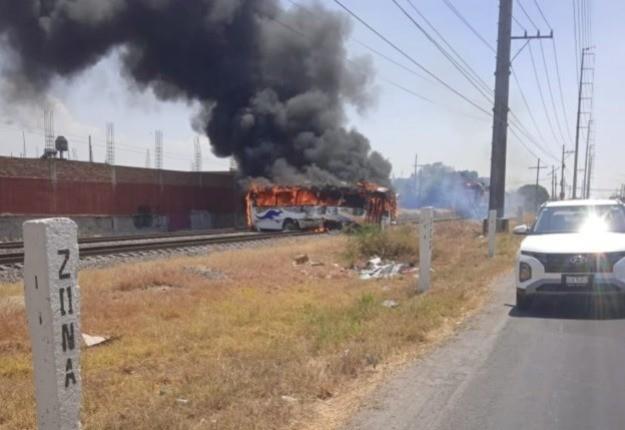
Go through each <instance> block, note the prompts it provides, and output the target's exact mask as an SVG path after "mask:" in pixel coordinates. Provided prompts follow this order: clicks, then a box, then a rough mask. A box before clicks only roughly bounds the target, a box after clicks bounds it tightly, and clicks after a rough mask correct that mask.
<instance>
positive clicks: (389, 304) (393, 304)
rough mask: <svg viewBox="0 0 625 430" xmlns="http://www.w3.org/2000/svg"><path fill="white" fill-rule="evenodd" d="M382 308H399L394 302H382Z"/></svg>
mask: <svg viewBox="0 0 625 430" xmlns="http://www.w3.org/2000/svg"><path fill="white" fill-rule="evenodd" d="M382 306H384V307H385V308H389V309H393V308H396V307H397V306H399V303H398V302H397V301H395V300H384V301H383V302H382Z"/></svg>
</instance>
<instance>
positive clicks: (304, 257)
mask: <svg viewBox="0 0 625 430" xmlns="http://www.w3.org/2000/svg"><path fill="white" fill-rule="evenodd" d="M309 261H310V258H309V257H308V254H301V255H298V256H297V257H295V258H294V259H293V263H294V264H296V265H302V264H306V263H308V262H309Z"/></svg>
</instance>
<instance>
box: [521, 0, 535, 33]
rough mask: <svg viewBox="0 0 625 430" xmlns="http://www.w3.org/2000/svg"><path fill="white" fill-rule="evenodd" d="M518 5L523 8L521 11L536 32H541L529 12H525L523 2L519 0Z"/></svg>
mask: <svg viewBox="0 0 625 430" xmlns="http://www.w3.org/2000/svg"><path fill="white" fill-rule="evenodd" d="M517 4H518V5H519V7H520V8H521V11H522V12H523V15H525V17H526V18H527V20H528V21H529V23H530V24H532V27H534V28H535V29H536V31H540V29H539V28H538V26H537V25H536V23H535V22H534V20H533V19H532V17H531V16H530V14H529V13H527V10H525V6H523V3H522V2H521V0H517Z"/></svg>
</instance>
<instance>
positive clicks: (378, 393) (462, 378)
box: [345, 273, 514, 430]
mask: <svg viewBox="0 0 625 430" xmlns="http://www.w3.org/2000/svg"><path fill="white" fill-rule="evenodd" d="M490 288H491V290H492V294H491V295H490V298H489V299H488V301H487V302H486V304H485V306H484V307H483V309H482V311H481V312H479V313H478V314H476V315H474V316H472V317H470V318H469V319H468V320H467V321H466V322H465V323H464V324H463V327H462V328H461V329H460V330H458V331H457V333H456V334H454V335H453V336H451V337H450V338H449V339H448V340H447V341H446V342H445V343H443V344H442V345H440V346H438V347H437V348H436V349H435V350H433V351H431V352H430V353H428V354H425V355H424V356H423V357H421V358H420V359H418V360H417V361H416V362H414V363H413V364H410V365H408V366H407V367H405V368H403V369H402V370H400V371H399V372H397V373H396V374H394V375H393V376H391V377H390V379H388V380H387V381H386V382H384V383H383V384H382V385H380V386H379V387H378V388H377V389H375V390H374V392H373V394H372V395H370V396H368V398H367V399H366V400H365V402H364V404H363V406H362V407H361V408H360V410H359V411H358V412H357V413H356V414H355V415H354V416H353V418H352V419H351V420H350V421H349V422H348V424H347V426H345V428H346V429H349V430H374V429H381V428H384V429H393V430H395V429H408V428H411V429H413V428H424V429H425V428H435V427H436V424H437V422H438V421H439V420H440V418H441V417H442V416H444V415H445V412H446V411H447V410H448V409H449V408H451V407H453V404H454V401H455V400H456V399H457V398H459V397H460V396H461V394H462V393H463V391H464V389H465V388H466V386H467V385H468V384H469V382H470V381H471V379H472V377H473V376H474V375H475V373H476V371H477V370H478V369H479V368H480V367H481V366H482V365H483V364H484V362H485V361H486V359H487V357H488V356H489V353H490V351H491V350H492V348H493V347H494V344H495V341H496V339H497V337H498V335H499V333H500V332H501V330H502V329H503V327H504V326H505V324H506V322H507V321H508V312H509V310H510V308H509V305H511V304H512V303H513V296H514V294H513V293H514V289H513V288H512V274H510V273H508V274H506V275H504V276H501V277H499V278H497V279H496V280H495V281H494V282H493V283H492V284H491V285H490ZM506 305H508V306H506Z"/></svg>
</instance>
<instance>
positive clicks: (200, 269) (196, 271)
mask: <svg viewBox="0 0 625 430" xmlns="http://www.w3.org/2000/svg"><path fill="white" fill-rule="evenodd" d="M184 270H185V272H187V273H190V274H192V275H196V276H200V277H202V278H205V279H210V280H220V279H224V278H225V275H224V274H223V273H222V272H220V271H219V270H215V269H213V268H211V267H208V266H193V267H185V268H184Z"/></svg>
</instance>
